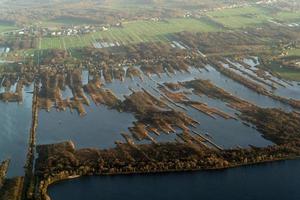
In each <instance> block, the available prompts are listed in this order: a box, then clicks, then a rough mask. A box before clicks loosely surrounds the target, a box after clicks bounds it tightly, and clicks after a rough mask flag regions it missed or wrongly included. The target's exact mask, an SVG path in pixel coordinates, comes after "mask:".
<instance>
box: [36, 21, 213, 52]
mask: <svg viewBox="0 0 300 200" xmlns="http://www.w3.org/2000/svg"><path fill="white" fill-rule="evenodd" d="M123 26H124V27H123V28H111V29H110V30H108V31H99V32H95V33H91V34H87V35H82V36H64V37H52V38H43V39H42V40H41V42H40V45H39V47H40V49H62V48H63V49H69V48H75V47H84V46H92V44H93V43H95V42H96V41H99V42H108V43H119V44H132V43H140V42H151V41H167V40H168V37H167V36H168V34H172V33H177V32H181V31H191V32H211V31H218V30H219V29H218V28H217V27H215V26H213V25H210V24H208V23H206V22H204V21H201V20H196V19H170V20H168V21H159V22H155V21H133V22H128V23H124V24H123Z"/></svg>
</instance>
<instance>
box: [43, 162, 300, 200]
mask: <svg viewBox="0 0 300 200" xmlns="http://www.w3.org/2000/svg"><path fill="white" fill-rule="evenodd" d="M299 159H300V156H296V157H290V158H283V159H275V160H267V161H262V162H256V163H249V164H240V165H234V166H229V167H223V168H207V169H186V170H184V169H183V170H160V171H148V172H145V171H140V172H138V171H137V172H121V173H104V174H93V175H72V176H69V177H67V178H63V179H60V180H56V181H54V182H52V183H50V184H48V185H47V187H46V191H47V193H46V196H45V199H46V200H54V199H51V198H50V196H49V194H48V189H49V188H50V187H51V186H53V185H56V184H59V183H62V182H67V181H69V180H74V179H80V178H83V177H101V176H126V175H154V174H156V175H157V174H162V175H167V174H174V173H185V172H218V171H223V170H230V169H236V168H241V167H250V166H262V165H267V164H271V163H279V162H284V161H292V160H299Z"/></svg>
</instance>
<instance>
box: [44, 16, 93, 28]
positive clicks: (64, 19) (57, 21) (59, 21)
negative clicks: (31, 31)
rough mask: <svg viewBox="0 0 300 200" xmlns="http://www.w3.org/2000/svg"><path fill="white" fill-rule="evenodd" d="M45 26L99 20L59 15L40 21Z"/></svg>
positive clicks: (88, 22) (87, 22) (77, 23)
mask: <svg viewBox="0 0 300 200" xmlns="http://www.w3.org/2000/svg"><path fill="white" fill-rule="evenodd" d="M40 23H41V26H43V27H48V28H49V27H61V26H64V25H84V24H97V21H94V20H92V19H85V18H80V17H58V18H55V19H52V20H47V21H42V22H40Z"/></svg>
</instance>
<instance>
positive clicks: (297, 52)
mask: <svg viewBox="0 0 300 200" xmlns="http://www.w3.org/2000/svg"><path fill="white" fill-rule="evenodd" d="M288 56H300V49H292V50H290V51H289V54H288Z"/></svg>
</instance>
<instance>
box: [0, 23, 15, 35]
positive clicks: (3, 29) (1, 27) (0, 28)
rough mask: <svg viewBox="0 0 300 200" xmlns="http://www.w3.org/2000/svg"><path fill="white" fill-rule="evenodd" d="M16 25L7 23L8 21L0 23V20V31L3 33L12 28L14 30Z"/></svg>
mask: <svg viewBox="0 0 300 200" xmlns="http://www.w3.org/2000/svg"><path fill="white" fill-rule="evenodd" d="M16 29H17V27H16V26H15V25H13V24H9V23H1V22H0V33H4V32H7V31H12V30H16Z"/></svg>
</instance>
